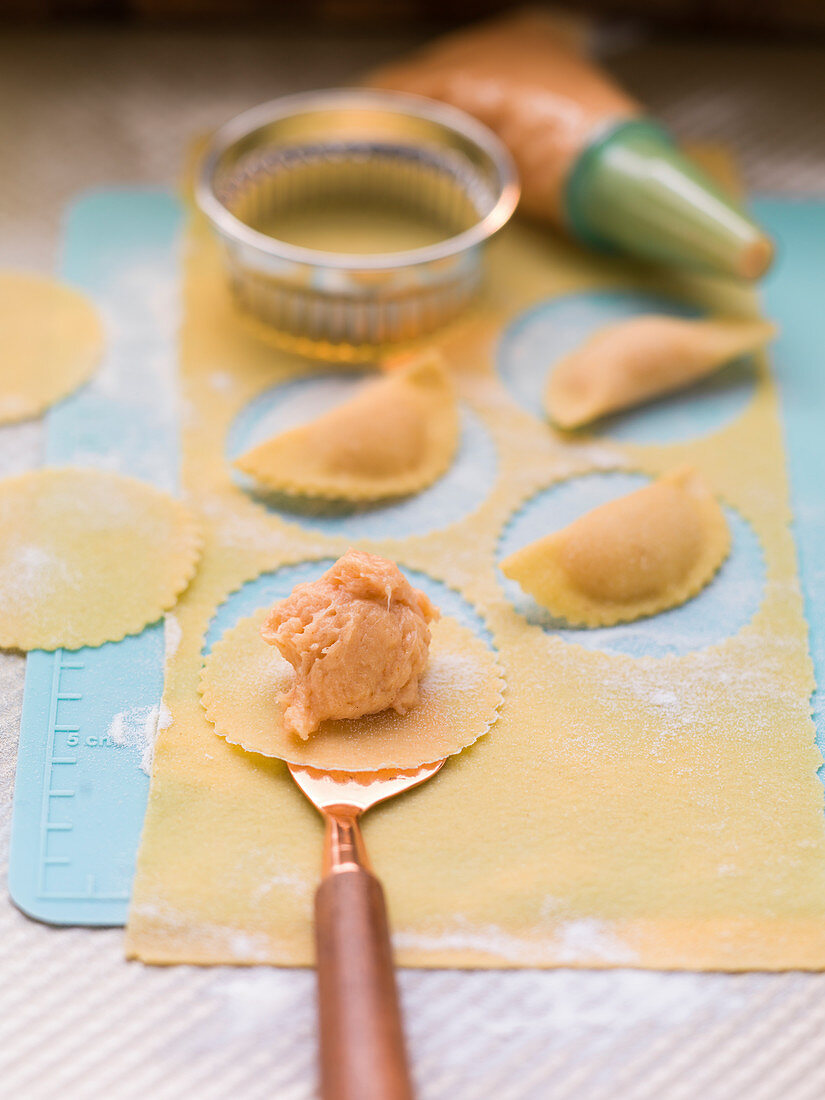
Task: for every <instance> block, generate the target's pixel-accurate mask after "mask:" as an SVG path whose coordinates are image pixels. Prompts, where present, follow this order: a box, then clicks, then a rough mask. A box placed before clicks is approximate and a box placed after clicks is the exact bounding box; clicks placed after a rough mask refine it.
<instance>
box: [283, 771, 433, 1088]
mask: <svg viewBox="0 0 825 1100" xmlns="http://www.w3.org/2000/svg"><path fill="white" fill-rule="evenodd" d="M443 763H444V761H443V760H437V761H436V762H435V763H434V764H424V765H423V766H422V767H420V768H417V769H415V770H412V771H381V772H362V773H358V774H350V773H347V772H324V771H317V770H316V769H315V768H306V767H299V766H298V765H297V764H289V765H288V767H289V770H290V772H291V773H292V778H293V779H294V780H295V782H296V783H297V784H298V786H299V787H300V788H301V790H302V791H303V792H304V794H305V795H306V796H307V798H308V799H309V800H310V802H311V803H312V804H313V806H314V807H315V808H316V809H317V810H318V811H319V812H320V813H321V814H322V816H323V818H324V821H325V823H326V835H325V837H324V860H323V871H322V878H321V884H320V886H319V887H318V890H317V893H316V894H315V946H316V953H317V968H318V1010H319V1025H320V1036H321V1095H322V1097H323V1100H412V1097H413V1092H412V1084H411V1082H410V1073H409V1067H408V1065H407V1055H406V1051H405V1047H404V1029H403V1024H402V1020H401V1010H400V1006H399V1003H398V990H397V988H396V984H395V971H394V969H393V961H392V948H391V946H390V932H389V925H388V923H387V910H386V905H385V903H384V891H383V890H382V888H381V883H380V882H379V881H378V879H377V878H376V877H375V875H374V874H373V873H372V870H371V869H370V864H369V860H368V859H367V852H366V848H365V847H364V838H363V836H362V835H361V828H360V826H359V823H358V822H359V818H360V817H361V814H363V813H365V812H366V811H367V810H369V809H370V808H371V807H372V806H375V805H377V804H378V803H379V802H384V801H385V800H386V799H388V798H392V797H393V795H396V794H401V792H402V791H408V790H410V789H411V788H412V787H417V786H418V785H419V783H423V782H424V780H425V779H429V778H430V776H432V775H435V773H436V772H437V771H438V769H439V768H440V767H441V765H442V764H443Z"/></svg>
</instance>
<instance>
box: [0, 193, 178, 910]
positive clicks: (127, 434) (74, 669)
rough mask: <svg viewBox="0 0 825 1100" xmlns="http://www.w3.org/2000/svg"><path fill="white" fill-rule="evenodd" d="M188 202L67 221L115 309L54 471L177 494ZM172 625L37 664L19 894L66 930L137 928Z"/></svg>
mask: <svg viewBox="0 0 825 1100" xmlns="http://www.w3.org/2000/svg"><path fill="white" fill-rule="evenodd" d="M181 224H182V211H181V208H180V205H179V203H178V202H177V200H176V199H174V198H173V197H172V196H171V195H169V194H167V193H166V192H162V191H149V190H138V191H135V190H122V191H121V190H118V191H105V192H96V193H94V194H90V195H87V196H85V197H83V198H82V199H80V200H79V201H78V202H76V203H75V204H74V205H73V206H72V208H71V209H70V211H69V212H68V215H67V217H66V221H65V228H64V243H63V259H62V264H61V275H62V276H63V278H65V279H66V281H67V282H69V283H72V284H73V285H75V286H76V287H78V288H79V289H80V290H82V291H84V292H85V293H86V294H88V295H89V297H90V298H91V299H92V301H94V302H95V304H96V305H97V307H98V309H99V310H100V312H101V315H102V317H103V321H104V327H105V330H106V352H105V359H104V361H103V363H102V365H101V369H100V371H99V373H98V375H97V377H96V378H95V380H94V381H93V382H92V383H91V384H90V385H88V386H86V387H84V388H83V389H82V390H81V391H79V392H78V393H77V394H75V395H73V396H72V397H71V398H69V399H68V400H66V401H63V402H61V404H60V405H58V406H56V407H55V408H54V409H53V410H51V412H50V413H49V415H48V421H47V443H46V454H45V459H46V463H47V464H48V465H64V464H72V465H76V466H96V467H102V468H104V469H108V470H116V471H118V472H120V473H124V474H132V475H133V476H135V477H139V478H142V479H143V480H145V481H149V482H152V483H153V484H155V485H158V486H159V487H161V488H165V489H172V490H174V489H175V488H176V485H177V466H178V429H177V412H176V409H175V400H174V398H175V390H174V379H175V369H176V346H175V339H176V337H175V332H176V327H177V320H178V313H179V310H178V305H177V298H178V292H179V273H178V264H177V248H178V241H179V235H180V227H181ZM163 654H164V637H163V624H162V623H156V624H153V625H152V626H150V627H148V628H147V629H146V630H144V631H143V633H142V634H139V635H136V636H134V637H130V638H125V639H124V640H123V641H122V642H110V643H107V644H106V645H102V646H100V647H98V648H90V649H79V650H76V651H73V652H68V651H62V650H57V651H56V652H55V653H43V652H35V653H31V654H29V657H28V660H27V663H26V687H25V694H24V699H23V718H22V723H21V729H20V749H19V757H18V764H17V778H16V782H15V790H14V810H13V819H12V845H11V857H10V866H9V890H10V892H11V896H12V898H13V900H14V901H15V903H16V904H17V905H18V906H19V907H20V908H21V909H23V910H24V911H25V912H26V913H28V914H29V915H30V916H33V917H37V918H38V919H40V920H44V921H49V922H51V923H55V924H123V923H124V922H125V920H126V909H127V905H128V901H129V892H130V888H131V881H132V874H133V871H134V862H135V852H136V851H137V846H138V841H139V838H140V829H141V825H142V822H143V814H144V810H145V808H146V798H147V795H148V790H149V777H148V775H147V774H146V771H148V768H147V769H146V771H144V770H143V768H142V767H141V764H142V763H145V762H144V760H143V757H144V753H145V747H144V745H143V744H142V743H141V737H140V736H139V734H140V732H141V731H140V729H139V728H138V729H134V727H135V723H136V722H138V723H139V721H140V718H141V716H142V719H143V723H144V725H147V726H148V725H151V724H152V722H153V718H154V719H156V718H157V713H158V711H157V708H158V705H159V702H160V695H161V690H162V687H163Z"/></svg>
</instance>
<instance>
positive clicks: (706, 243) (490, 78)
mask: <svg viewBox="0 0 825 1100" xmlns="http://www.w3.org/2000/svg"><path fill="white" fill-rule="evenodd" d="M369 83H370V84H372V85H373V86H377V87H382V88H389V89H396V90H398V91H404V92H412V93H415V94H418V95H423V96H428V97H429V98H431V99H439V100H442V101H444V102H447V103H451V104H453V105H454V106H456V107H460V108H462V109H463V110H465V111H467V112H468V114H471V115H475V117H476V118H478V119H479V120H480V121H481V122H484V123H485V124H486V125H487V126H489V127H490V129H491V130H494V131H495V132H496V133H497V134H498V136H499V137H500V138H501V139H502V141H504V143H505V144H506V145H507V146H509V148H510V152H511V153H512V154H513V157H514V159H515V161H516V164H517V165H518V169H519V174H520V176H521V186H522V200H521V209H522V210H523V211H524V212H525V213H528V214H530V215H532V216H534V217H536V218H540V219H541V220H544V221H550V222H552V223H553V224H554V225H555V226H556V227H558V228H561V229H563V230H565V231H566V232H568V233H569V234H570V235H571V236H572V237H574V238H576V239H577V240H579V241H581V242H582V243H583V244H585V245H588V246H590V247H591V248H595V249H598V250H601V251H607V252H617V251H618V252H624V253H628V254H630V255H634V256H638V257H641V258H643V259H646V260H653V261H656V262H659V263H664V264H670V265H674V266H680V267H688V268H696V269H700V270H705V271H711V272H715V273H717V274H724V275H732V276H736V277H738V278H741V279H756V278H758V277H759V276H760V275H762V274H764V272H765V271H767V269H768V267H769V266H770V263H771V260H772V258H773V244H772V243H771V240H770V238H769V237H768V236H767V235H766V234H765V233H764V231H763V230H762V229H760V228H759V226H758V225H756V223H755V222H753V221H752V220H751V218H750V217H749V216H748V215H747V214H746V213H745V211H744V210H743V209H742V208H741V206H739V204H738V203H737V202H736V201H735V200H734V199H733V197H732V196H730V195H728V194H726V193H725V192H724V191H723V190H722V189H721V188H720V187H719V186H718V185H717V184H716V183H714V182H713V180H711V179H710V178H709V177H708V176H707V175H705V173H704V172H703V171H702V170H701V169H700V168H699V166H698V165H697V164H695V163H694V162H693V161H692V160H691V159H690V158H689V157H688V156H686V155H685V154H684V153H683V152H682V151H681V150H680V149H679V148H678V146H677V145H676V143H675V141H674V140H673V138H671V137H670V136H669V134H668V133H667V131H666V130H665V129H664V128H663V127H662V126H661V125H659V124H658V123H657V122H656V121H654V120H653V119H652V118H650V117H648V116H646V115H645V114H644V112H643V109H642V107H641V105H640V104H639V103H637V102H636V101H635V100H633V99H631V98H630V96H628V95H627V94H626V93H625V92H624V91H622V90H621V89H620V88H619V87H617V86H616V84H614V82H613V81H612V80H611V79H610V77H608V76H607V74H606V73H604V72H603V71H601V70H600V69H599V68H597V67H596V66H595V65H594V64H593V62H592V61H590V59H589V58H588V57H587V53H586V34H585V25H584V24H583V23H582V22H581V21H580V20H578V19H576V18H575V17H569V16H567V17H565V16H559V15H557V14H554V13H550V12H542V11H525V12H518V13H516V14H515V15H508V16H505V17H504V18H502V19H499V20H496V21H494V22H491V23H486V24H483V25H481V26H479V27H474V28H470V29H469V30H462V31H458V32H456V33H455V34H451V35H448V36H447V37H445V38H442V39H439V40H438V41H436V42H435V43H433V44H431V45H429V46H427V47H425V48H424V49H423V50H422V51H420V52H419V53H417V54H415V55H413V56H412V57H410V58H409V59H407V60H403V61H400V62H397V63H394V64H391V65H388V66H386V67H385V68H382V69H380V70H379V71H378V72H376V73H374V74H373V75H372V76H371V77H370V78H369Z"/></svg>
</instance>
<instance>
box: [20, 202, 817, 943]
mask: <svg viewBox="0 0 825 1100" xmlns="http://www.w3.org/2000/svg"><path fill="white" fill-rule="evenodd" d="M753 205H754V209H755V212H756V215H757V217H759V218H760V219H761V221H762V222H763V223H764V224H765V225H766V226H767V228H768V229H769V231H770V232H771V233H773V235H774V236H775V237H776V238H777V240H778V241H779V246H780V255H779V259H778V262H777V264H776V267H775V268H774V270H773V272H772V273H771V275H770V276H769V278H768V279H767V280H766V282H765V284H764V288H763V290H764V298H765V310H766V312H767V313H768V315H769V316H771V317H773V318H774V319H776V320H778V321H779V323H780V325H781V328H782V333H781V336H780V338H779V340H778V341H777V343H776V345H775V347H774V353H773V358H774V363H775V367H776V377H777V380H778V383H779V387H780V391H781V401H782V412H783V420H784V428H785V439H786V446H787V452H788V461H789V471H790V477H791V483H792V494H793V503H794V512H795V515H796V521H795V535H796V540H797V546H798V548H799V558H800V568H801V572H802V578H803V585H804V588H805V595H806V608H807V614H808V619H809V622H810V624H811V647H812V653H813V657H814V662H815V666H816V671H817V680H818V682H820V683H822V682H823V677H825V622H823V614H822V608H823V600H824V599H825V568H823V566H822V565H821V564H820V562H821V561H825V491H824V489H823V487H825V447H823V445H822V435H823V431H822V422H823V409H825V308H823V302H822V292H821V282H820V280H821V266H822V257H823V255H825V203H820V202H814V201H808V202H791V201H788V200H779V199H762V200H759V201H757V202H755V203H754V204H753ZM181 220H182V211H181V208H180V206H179V204H178V203H177V201H176V200H175V199H174V198H173V197H172V196H170V195H168V194H166V193H163V192H158V191H148V190H118V191H105V192H97V193H94V194H92V195H88V196H85V197H84V198H82V199H81V200H80V201H79V202H77V203H76V204H75V205H74V206H73V207H72V208H71V210H70V211H69V214H68V217H67V220H66V227H65V246H64V258H63V263H62V267H61V273H62V275H63V277H64V278H65V279H67V281H69V282H71V283H73V284H75V285H76V286H78V287H79V288H81V289H82V290H84V291H86V292H87V293H88V294H89V295H90V296H91V297H92V299H93V300H94V301H95V302H96V303H97V305H98V306H99V308H100V309H101V311H102V313H103V315H104V318H105V321H106V328H107V338H108V347H107V356H106V362H105V364H104V367H103V370H102V371H101V374H100V375H99V377H98V378H97V379H96V380H95V382H94V383H92V384H91V385H90V386H87V387H86V388H85V389H84V390H83V391H81V392H80V393H78V394H76V395H75V396H74V397H72V398H70V399H69V400H67V401H65V402H63V403H62V404H61V405H60V406H58V407H57V408H55V409H54V410H53V411H52V412H51V414H50V415H49V418H48V446H47V455H46V458H47V462H49V463H51V464H61V463H73V464H76V465H84V464H85V465H94V466H103V467H104V468H107V469H116V470H119V471H121V472H124V473H130V474H133V475H135V476H137V477H142V478H144V479H145V480H147V481H151V482H152V483H154V484H157V485H160V486H162V487H164V488H171V489H174V488H175V486H176V483H177V459H178V439H177V414H176V410H175V404H174V393H173V392H172V389H171V384H172V381H173V378H174V368H175V354H176V349H175V328H176V324H177V321H178V319H179V308H178V293H179V286H178V282H179V279H178V264H177V251H178V246H179V237H180V229H181ZM588 297H591V296H588ZM559 308H567V307H566V306H560V307H559ZM582 308H583V309H584V310H585V314H586V316H585V318H584V319H585V321H587V320H588V318H589V321H590V322H592V321H594V320H596V321H598V318H599V317H600V316H601V313H602V312H603V310H604V309H605V302H604V297H603V296H600V295H597V294H594V295H592V300H591V301H588V300H587V298H585V299H584V302H583V304H582V296H579V300H578V302H577V303H576V309H577V310H581V309H582ZM611 308H613V307H611ZM522 320H523V319H519V320H517V321H516V322H514V325H513V326H512V330H511V332H510V333H508V334H507V337H510V336H512V340H513V342H514V347H515V349H516V351H517V352H518V353H519V354H527V355H529V354H530V348H531V346H532V345H531V340H532V339H537V340H538V344H539V350H540V344H541V340H540V337H541V332H540V330H534V332H533V333H532V334H531V332H530V330H529V329H528V328H527V327H524V326H521V321H522ZM571 323H572V322H571ZM520 326H521V327H520ZM734 383H735V384H734V386H733V387H729V388H728V390H727V396H726V397H725V398H724V400H725V401H727V402H728V404H729V405H731V412H732V413H734V414H735V411H736V405H737V403H738V402H739V401H740V396H739V392H740V391H739V383H738V382H736V380H735V379H734ZM159 395H161V396H160V397H159ZM707 397H708V399H707V400H706V401H705V404H706V405H707V406H708V408H710V409H712V410H715V411H714V412H713V415H716V412H717V411H718V409H719V407H720V404H719V402H720V397H719V395H718V394H716V395H713V394H708V395H707ZM524 400H525V401H529V400H530V394H525V395H524ZM725 407H727V406H725ZM645 415H646V417H647V414H645ZM680 415H681V414H680ZM657 416H664V417H668V416H671V417H672V416H673V408H672V407H671V410H670V412H668V409H667V408H664V409H663V410H662V412H661V413H653V414H652V418H651V417H647V419H645V420H644V421H640V422H639V423H638V424H636V423H633V424H631V427H630V428H629V429H628V430H629V431H631V432H632V433H637V432H639V431H641V432H642V433H643V435H644V433H648V434H649V433H651V432H652V434H651V435H650V438H656V435H657V433H658V432H660V431H662V430H665V431H666V433H667V434H670V433H671V432H672V431H673V430H674V425H673V424H670V423H658V422H656V420H655V417H657ZM677 427H678V425H677ZM708 427H709V428H711V429H712V427H713V425H711V424H709V425H708ZM639 441H640V442H641V441H643V439H640V440H639ZM230 443H231V441H230ZM368 534H369V532H367V535H368ZM163 652H164V643H163V627H162V624H155V625H153V626H151V627H149V628H147V629H146V630H145V631H144V632H143V633H142V634H141V635H139V636H137V637H134V638H128V639H125V640H124V641H122V642H117V643H110V644H107V645H104V646H101V647H100V648H98V649H84V650H78V651H76V652H72V653H68V652H66V653H61V652H57V653H54V654H50V653H32V654H30V656H29V659H28V663H27V673H26V691H25V698H24V706H23V721H22V726H21V733H20V756H19V763H18V770H17V781H16V787H15V800H14V816H13V826H12V849H11V864H10V875H9V879H10V890H11V894H12V897H13V899H14V901H15V902H16V903H17V905H19V906H20V908H21V909H23V910H24V911H25V912H27V913H29V914H30V915H31V916H34V917H37V918H39V919H41V920H44V921H49V922H52V923H56V924H120V923H123V922H124V920H125V917H126V909H127V904H128V897H129V890H130V883H131V877H132V872H133V867H134V859H135V853H136V850H137V845H138V841H139V835H140V828H141V822H142V818H143V813H144V809H145V805H146V797H147V792H148V777H147V775H146V773H145V770H144V769H145V768H146V759H145V755H146V754H145V740H146V738H145V737H141V736H140V727H141V724H142V725H143V726H144V727H145V728H147V729H148V728H149V727H151V725H152V723H153V721H154V720H155V719H156V717H157V714H158V709H157V708H158V705H159V701H160V694H161V688H162V667H163ZM820 695H821V693H820ZM815 715H816V719H817V736H818V739H819V743H820V748H823V747H825V715H823V712H822V704H821V702H819V701H817V700H815ZM124 729H126V735H124ZM130 731H131V732H130ZM142 765H143V767H142Z"/></svg>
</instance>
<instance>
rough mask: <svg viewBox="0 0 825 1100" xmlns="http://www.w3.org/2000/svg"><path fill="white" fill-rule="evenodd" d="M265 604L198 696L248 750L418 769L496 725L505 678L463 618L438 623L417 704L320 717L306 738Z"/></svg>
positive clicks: (234, 631)
mask: <svg viewBox="0 0 825 1100" xmlns="http://www.w3.org/2000/svg"><path fill="white" fill-rule="evenodd" d="M267 614H268V609H267V608H260V609H259V610H258V611H257V612H256V613H255V614H254V615H251V616H249V617H248V618H245V619H242V620H241V621H240V622H239V623H238V624H237V625H236V626H234V627H233V628H231V629H230V630H228V631H227V632H226V633H225V634H224V635H223V637H222V638H221V639H220V641H218V642H217V643H216V644H215V645H214V646H213V647H212V652H211V653H210V655H209V657H208V658H207V660H206V665H205V667H204V670H203V675H202V680H201V697H202V701H203V705H204V708H205V710H206V715H207V718H208V719H209V720H210V722H212V723H213V724H214V726H215V732H216V733H218V734H219V735H220V736H222V737H225V738H226V740H227V741H229V742H230V743H231V744H234V745H240V746H242V747H243V748H244V749H246V750H247V751H249V752H257V753H261V754H262V755H264V756H275V757H279V758H280V759H282V760H287V761H289V762H290V763H295V764H305V765H308V766H310V767H315V768H321V769H332V770H340V771H355V772H360V771H377V770H380V769H381V768H415V767H418V766H419V765H421V764H425V763H431V762H432V761H435V760H440V759H441V758H442V757H445V756H451V755H453V754H454V753H457V752H460V751H461V750H462V749H464V748H466V747H467V746H468V745H471V744H472V743H473V742H474V741H476V740H477V739H478V738H479V737H481V736H482V734H485V733H486V732H487V731H488V730H489V729H490V727H491V726H492V724H493V723H494V722H495V720H496V717H497V714H498V708H499V707H500V705H501V701H502V691H503V686H504V681H503V678H502V675H501V672H500V670H499V667H498V664H497V662H496V660H495V657H494V655H493V653H492V652H491V651H490V649H489V647H488V646H487V645H486V644H485V643H484V642H483V641H482V640H481V639H480V638H479V637H478V636H477V635H475V634H474V633H473V631H471V630H470V629H468V628H467V627H466V626H462V625H461V624H460V623H458V622H457V621H456V620H454V619H452V618H449V617H446V616H445V617H443V618H442V619H440V620H439V621H438V622H436V623H434V624H433V626H432V644H431V647H430V659H429V664H428V666H427V669H426V671H425V673H424V675H423V677H422V679H421V684H420V689H421V697H420V701H419V703H418V705H417V706H415V707H413V708H412V710H410V711H409V712H408V713H407V714H405V715H400V714H396V713H395V711H392V710H390V711H382V712H381V713H380V714H373V715H369V716H366V717H364V718H357V719H342V720H339V721H326V722H323V723H322V724H321V726H320V728H319V729H318V730H317V731H316V732H315V733H314V734H313V735H312V736H311V737H310V738H309V739H308V740H306V741H303V740H301V739H300V738H299V737H297V736H296V735H295V734H292V733H289V732H287V730H286V729H285V728H284V723H283V707H282V706H281V704H280V703H279V702H278V697H279V696H280V695H281V693H282V692H283V691H284V690H286V689H287V688H288V687H289V685H290V683H291V681H292V678H293V676H294V673H293V670H292V668H291V666H290V665H288V664H287V662H286V661H285V660H284V659H283V658H282V657H280V656H279V655H278V654H277V653H273V652H272V650H271V648H270V647H269V646H267V645H266V643H265V642H264V641H263V639H262V638H261V634H260V630H261V625H262V624H263V622H264V620H265V618H266V616H267Z"/></svg>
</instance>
